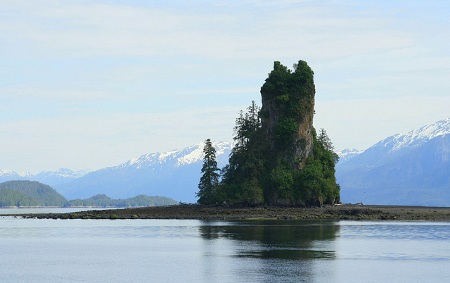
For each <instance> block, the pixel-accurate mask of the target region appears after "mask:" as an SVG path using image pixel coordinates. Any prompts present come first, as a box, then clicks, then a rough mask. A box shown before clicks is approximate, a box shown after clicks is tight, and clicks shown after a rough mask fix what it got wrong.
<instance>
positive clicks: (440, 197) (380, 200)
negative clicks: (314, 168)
mask: <svg viewBox="0 0 450 283" xmlns="http://www.w3.org/2000/svg"><path fill="white" fill-rule="evenodd" d="M336 178H337V181H338V183H339V184H340V186H341V200H342V201H344V202H351V203H356V202H363V203H364V204H396V205H427V206H450V118H449V119H445V120H441V121H438V122H436V123H434V124H431V125H427V126H424V127H422V128H420V129H416V130H413V131H410V132H405V133H400V134H397V135H394V136H391V137H388V138H386V139H384V140H382V141H380V142H378V143H377V144H375V145H374V146H372V147H370V148H369V149H367V150H365V151H363V152H361V153H359V154H354V155H353V156H351V157H350V158H345V156H344V158H342V160H341V161H340V162H338V164H337V166H336Z"/></svg>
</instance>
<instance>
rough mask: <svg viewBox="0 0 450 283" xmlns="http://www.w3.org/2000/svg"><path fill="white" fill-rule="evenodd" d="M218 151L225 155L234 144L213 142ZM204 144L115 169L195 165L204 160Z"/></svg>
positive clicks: (152, 156) (144, 157)
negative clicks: (161, 165)
mask: <svg viewBox="0 0 450 283" xmlns="http://www.w3.org/2000/svg"><path fill="white" fill-rule="evenodd" d="M212 144H213V146H214V148H215V149H216V155H220V154H223V153H224V152H225V150H226V149H231V147H232V144H231V143H228V142H212ZM204 145H205V144H204V143H203V142H201V143H197V144H194V145H192V146H189V147H187V148H184V149H177V150H171V151H167V152H162V153H159V152H158V153H151V154H145V155H142V156H140V157H136V158H133V159H131V160H129V161H128V162H125V163H123V164H120V165H119V166H116V167H115V168H125V167H133V168H136V169H143V168H147V167H150V166H153V165H156V164H163V163H168V162H170V163H173V166H175V167H179V166H182V165H187V164H191V163H195V162H197V161H199V160H201V159H203V156H204V154H203V147H204Z"/></svg>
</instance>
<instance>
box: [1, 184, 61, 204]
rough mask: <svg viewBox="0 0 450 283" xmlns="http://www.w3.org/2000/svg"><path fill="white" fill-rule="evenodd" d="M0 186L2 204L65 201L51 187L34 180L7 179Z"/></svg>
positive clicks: (57, 202)
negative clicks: (7, 180)
mask: <svg viewBox="0 0 450 283" xmlns="http://www.w3.org/2000/svg"><path fill="white" fill-rule="evenodd" d="M0 188H1V189H3V190H1V191H0V200H1V201H2V203H5V205H3V206H63V205H64V204H65V203H66V202H67V200H66V199H65V198H64V197H63V196H62V195H60V194H59V193H58V192H56V191H55V190H54V189H53V188H52V187H50V186H48V185H45V184H41V183H39V182H36V181H22V180H21V181H9V182H4V183H1V184H0ZM6 204H9V205H6ZM11 204H12V205H11ZM17 204H19V205H17Z"/></svg>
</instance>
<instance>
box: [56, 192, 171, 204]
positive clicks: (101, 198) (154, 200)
mask: <svg viewBox="0 0 450 283" xmlns="http://www.w3.org/2000/svg"><path fill="white" fill-rule="evenodd" d="M173 204H177V202H176V201H175V200H173V199H170V198H166V197H159V196H152V197H150V196H145V195H139V196H136V197H133V198H128V199H111V198H110V197H108V196H107V195H105V194H99V195H95V196H93V197H90V198H88V199H74V200H70V201H68V202H67V203H66V204H65V206H66V207H70V206H72V207H73V206H95V207H136V206H162V205H173Z"/></svg>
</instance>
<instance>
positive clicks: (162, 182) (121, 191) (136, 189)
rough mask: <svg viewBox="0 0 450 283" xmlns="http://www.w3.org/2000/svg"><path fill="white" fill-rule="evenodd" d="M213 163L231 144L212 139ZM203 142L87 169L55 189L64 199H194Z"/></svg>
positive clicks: (225, 154)
mask: <svg viewBox="0 0 450 283" xmlns="http://www.w3.org/2000/svg"><path fill="white" fill-rule="evenodd" d="M213 146H214V147H215V148H216V152H217V163H218V166H219V167H223V166H224V165H225V164H227V163H228V156H229V154H230V152H231V148H232V145H231V144H230V143H226V142H213ZM203 147H204V143H198V144H195V145H193V146H190V147H187V148H184V149H180V150H174V151H170V152H165V153H152V154H146V155H142V156H140V157H138V158H134V159H131V160H129V161H128V162H125V163H123V164H120V165H118V166H114V167H108V168H104V169H101V170H98V171H94V172H91V173H89V174H86V175H84V176H82V177H79V178H77V179H74V180H72V181H70V182H68V183H62V184H58V185H55V186H54V187H55V189H56V190H57V191H58V192H60V193H61V194H62V195H63V196H65V197H66V198H68V199H73V198H87V197H90V196H92V195H95V194H107V195H108V196H111V197H113V198H129V197H133V196H137V195H140V194H146V195H152V196H165V197H169V198H172V199H174V200H177V201H182V202H189V203H193V202H196V201H197V199H196V196H195V193H196V192H197V191H198V182H199V180H200V170H201V167H202V162H203V156H204V154H203Z"/></svg>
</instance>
